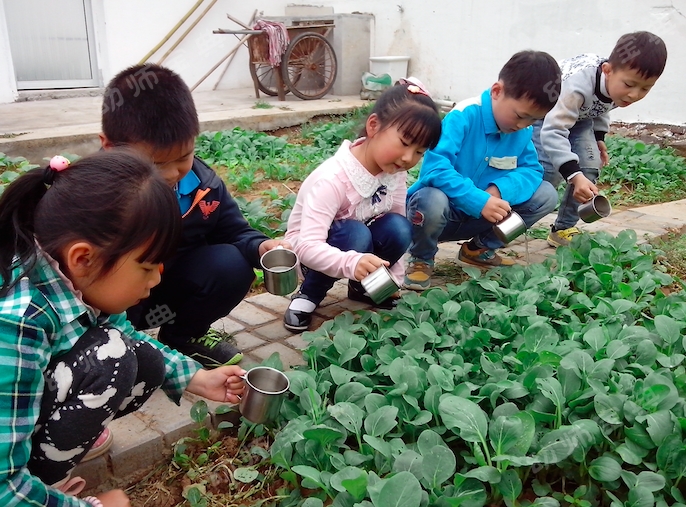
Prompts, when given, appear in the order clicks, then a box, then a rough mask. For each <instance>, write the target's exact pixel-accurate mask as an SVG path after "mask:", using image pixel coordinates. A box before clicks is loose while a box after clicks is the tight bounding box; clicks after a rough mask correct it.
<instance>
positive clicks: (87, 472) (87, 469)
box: [71, 456, 112, 489]
mask: <svg viewBox="0 0 686 507" xmlns="http://www.w3.org/2000/svg"><path fill="white" fill-rule="evenodd" d="M71 475H72V477H82V478H83V479H84V480H85V481H86V488H87V489H90V488H94V487H97V486H98V484H102V483H103V482H105V481H107V480H108V479H110V478H111V477H112V474H111V473H110V471H109V468H108V466H107V457H106V456H98V457H97V458H95V459H92V460H90V461H85V462H81V463H79V464H78V465H76V468H74V471H73V472H72V474H71Z"/></svg>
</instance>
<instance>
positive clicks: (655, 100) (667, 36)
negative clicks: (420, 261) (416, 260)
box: [0, 0, 686, 124]
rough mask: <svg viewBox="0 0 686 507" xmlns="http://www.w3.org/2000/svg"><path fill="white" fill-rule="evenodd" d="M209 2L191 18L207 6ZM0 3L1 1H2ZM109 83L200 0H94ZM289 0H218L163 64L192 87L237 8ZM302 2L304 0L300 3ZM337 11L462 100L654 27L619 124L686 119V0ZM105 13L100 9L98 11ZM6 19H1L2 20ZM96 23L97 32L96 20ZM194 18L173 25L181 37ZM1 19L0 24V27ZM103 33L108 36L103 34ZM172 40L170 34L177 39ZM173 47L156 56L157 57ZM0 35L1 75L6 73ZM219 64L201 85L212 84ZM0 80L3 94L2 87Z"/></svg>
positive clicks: (385, 3)
mask: <svg viewBox="0 0 686 507" xmlns="http://www.w3.org/2000/svg"><path fill="white" fill-rule="evenodd" d="M210 1H211V0H205V2H204V3H203V5H201V6H200V8H199V9H198V10H197V11H196V12H195V14H194V15H193V16H192V17H191V20H193V19H195V17H196V16H197V15H198V14H199V13H200V12H202V11H203V10H204V9H205V7H206V6H207V5H209V4H210ZM1 2H2V0H0V3H1ZM92 2H93V3H94V12H95V16H96V18H97V17H98V16H99V15H100V16H102V17H103V18H104V20H100V21H98V20H97V19H96V35H98V36H99V37H100V39H101V40H99V52H104V53H105V54H103V55H101V54H99V55H98V58H99V63H100V65H101V68H102V77H103V82H107V80H109V79H110V78H111V77H112V76H113V75H114V74H115V73H116V72H118V71H119V70H121V69H123V68H124V67H126V66H128V65H133V64H135V63H137V62H138V61H139V60H140V59H141V58H142V57H143V56H144V55H145V54H146V53H147V52H148V51H149V50H150V49H152V48H153V47H154V46H155V45H156V44H157V43H158V42H160V40H161V39H162V38H163V37H164V36H165V35H166V34H167V32H168V31H169V30H170V29H171V28H172V27H173V26H174V24H175V23H176V22H177V21H178V20H180V19H181V17H182V16H183V15H184V14H185V13H186V12H187V11H188V10H189V9H190V8H191V7H193V5H195V3H196V0H174V1H173V2H169V1H168V0H144V1H141V0H92ZM289 3H291V2H288V0H260V2H259V3H253V2H245V1H244V2H238V1H236V0H218V1H217V2H216V4H215V5H214V6H213V7H212V9H211V10H210V11H209V12H208V14H207V15H206V16H205V18H204V19H203V20H202V21H201V22H200V23H199V24H198V26H196V27H195V29H194V30H193V32H191V34H190V35H189V36H188V37H187V38H186V39H185V40H184V41H183V42H182V43H181V44H180V45H179V47H178V48H177V49H176V50H175V51H174V52H173V53H172V55H171V56H170V57H169V58H168V59H167V60H166V61H165V62H164V64H165V65H167V66H169V67H171V68H173V69H175V70H176V71H177V72H179V73H180V74H181V75H182V76H183V77H184V79H185V80H186V81H187V82H188V84H189V85H190V86H193V85H194V84H195V83H196V82H197V81H198V80H199V79H200V78H201V77H202V76H203V75H204V74H205V73H206V72H207V71H208V70H209V69H210V68H211V67H212V66H213V65H214V64H216V63H217V62H218V61H219V59H220V58H222V57H223V56H224V55H225V54H226V53H228V51H229V50H230V49H231V48H232V47H233V46H234V45H235V43H236V39H235V38H234V37H233V36H231V35H213V34H212V30H213V29H215V28H220V27H221V28H231V29H235V28H238V27H237V25H235V24H234V23H233V22H231V21H230V20H228V19H227V18H226V13H227V12H229V13H231V14H232V15H233V16H234V17H237V18H239V19H241V20H243V21H247V20H248V19H249V18H250V16H251V15H252V13H253V10H254V9H255V6H256V5H257V6H258V7H259V8H260V9H261V10H262V11H263V12H264V16H265V17H267V18H268V17H269V16H282V15H284V8H285V6H286V5H287V4H289ZM296 3H302V4H305V3H307V2H306V1H304V0H303V1H300V0H299V1H298V2H296ZM311 3H313V4H316V5H324V6H332V7H333V8H334V10H335V12H337V13H350V12H365V13H371V14H373V15H374V17H375V21H374V26H373V27H372V48H371V54H372V55H376V56H385V55H404V54H407V55H410V56H411V57H412V59H411V60H410V69H409V71H410V74H413V75H416V76H417V77H419V78H420V79H422V80H423V81H424V82H425V83H426V84H427V85H428V86H429V88H430V89H431V90H432V91H433V93H434V95H435V96H436V97H439V98H450V99H452V100H461V99H463V98H466V97H470V96H473V95H476V94H478V93H480V92H481V91H482V90H483V89H485V88H486V87H488V86H490V85H491V84H492V83H493V81H494V80H495V79H496V78H497V75H498V71H499V70H500V68H501V67H502V65H503V64H504V63H505V62H506V61H507V59H508V58H509V57H510V56H511V55H512V54H513V53H515V52H516V51H519V50H521V49H538V50H543V51H548V52H549V53H551V54H552V55H553V56H554V57H555V58H558V59H562V58H566V57H570V56H574V55H576V54H579V53H584V52H592V53H597V54H600V55H603V56H607V55H609V53H610V51H611V50H612V47H613V46H614V43H615V42H616V40H617V39H618V38H619V36H620V35H622V34H623V33H627V32H631V31H636V30H648V31H652V32H654V33H656V34H658V35H660V36H661V37H662V38H663V39H664V40H665V42H666V43H667V48H668V51H669V58H668V62H667V67H666V69H665V72H664V74H663V76H662V77H661V78H660V79H659V80H658V82H657V85H656V86H655V88H654V89H653V91H652V92H651V93H650V94H649V95H648V96H647V97H646V98H645V99H644V100H643V101H642V102H640V103H638V104H636V105H633V106H631V107H628V108H626V109H623V110H615V111H614V112H613V118H614V119H616V120H622V121H649V122H664V123H673V124H685V123H686V101H685V100H681V97H682V96H683V91H682V86H683V85H682V81H683V79H684V72H685V71H686V0H670V1H668V0H602V1H598V0H514V1H513V0H478V1H477V0H453V1H452V2H448V1H446V0H421V1H419V0H392V1H391V0H317V1H315V2H311ZM98 12H100V14H98ZM1 21H2V20H1V19H0V22H1ZM98 26H99V27H100V29H99V30H98V29H97V27H98ZM186 26H188V22H186V24H185V25H184V26H182V27H181V29H180V30H179V31H178V32H177V34H181V33H182V32H183V31H184V30H185V28H186ZM1 29H2V25H1V24H0V30H1ZM102 39H104V40H102ZM172 40H174V39H172ZM168 47H169V44H167V45H166V46H163V47H162V48H161V50H160V51H158V52H157V53H156V54H155V55H154V57H152V58H151V59H150V60H151V61H155V62H156V61H158V59H159V58H160V57H161V56H162V55H163V54H164V52H165V50H166V48H168ZM2 53H3V51H2V38H1V37H0V75H2V74H3V70H4V67H3V54H2ZM223 68H224V67H223V66H221V67H220V68H219V69H218V70H217V71H215V72H214V74H212V75H211V76H209V77H208V78H207V79H206V80H205V81H204V82H203V83H202V85H200V87H199V88H198V89H199V90H209V89H212V87H213V86H214V85H215V83H216V81H217V79H218V77H219V74H220V72H221V71H222V70H223ZM5 80H6V79H5V78H0V99H1V98H2V96H7V93H6V92H3V87H5V86H6V85H3V81H5ZM251 86H252V82H251V80H250V75H249V73H248V60H247V50H245V49H244V48H242V49H241V50H240V51H239V53H238V54H237V55H236V58H235V60H234V61H233V63H232V64H231V67H230V68H229V71H228V72H227V74H226V76H225V77H224V78H223V79H222V81H221V83H220V86H219V88H220V89H221V88H238V87H251Z"/></svg>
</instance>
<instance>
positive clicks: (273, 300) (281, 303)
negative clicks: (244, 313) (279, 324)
mask: <svg viewBox="0 0 686 507" xmlns="http://www.w3.org/2000/svg"><path fill="white" fill-rule="evenodd" d="M246 301H247V302H249V303H250V304H253V305H258V306H261V307H262V308H266V309H267V310H270V311H272V312H274V313H277V314H281V315H283V314H284V313H285V312H286V310H287V309H288V305H289V304H290V302H291V298H289V297H284V296H275V295H274V294H269V293H268V292H265V293H264V294H258V295H257V296H252V297H249V298H248V299H246Z"/></svg>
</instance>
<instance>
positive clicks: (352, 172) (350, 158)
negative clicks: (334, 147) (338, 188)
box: [341, 137, 398, 199]
mask: <svg viewBox="0 0 686 507" xmlns="http://www.w3.org/2000/svg"><path fill="white" fill-rule="evenodd" d="M365 139H366V138H364V137H361V138H360V139H358V140H356V141H355V142H354V143H351V142H350V141H343V145H342V146H341V148H343V149H345V150H346V157H345V163H344V164H343V170H344V171H345V174H346V175H347V176H348V179H349V180H350V184H351V185H352V186H353V188H354V189H355V191H356V192H357V193H358V194H360V195H361V196H362V198H364V199H367V198H369V197H371V196H372V195H374V193H375V192H376V191H377V190H378V189H379V187H381V186H386V188H387V189H388V190H389V191H393V190H395V187H396V184H397V182H398V178H397V177H396V175H395V174H388V173H381V174H379V175H378V176H374V175H373V174H371V173H370V172H369V171H368V170H367V168H366V167H365V166H363V165H362V164H361V163H360V161H359V160H357V159H356V158H355V155H353V154H352V152H351V151H350V149H351V148H352V147H353V146H357V145H358V144H360V143H362V142H364V140H365Z"/></svg>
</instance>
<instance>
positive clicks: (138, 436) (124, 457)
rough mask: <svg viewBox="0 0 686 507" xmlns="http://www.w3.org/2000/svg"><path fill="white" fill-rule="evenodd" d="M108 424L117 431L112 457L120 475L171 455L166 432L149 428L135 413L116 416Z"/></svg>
mask: <svg viewBox="0 0 686 507" xmlns="http://www.w3.org/2000/svg"><path fill="white" fill-rule="evenodd" d="M108 427H109V428H110V430H111V431H112V433H113V434H114V443H113V444H112V449H111V450H110V461H111V463H112V473H113V474H114V475H115V476H116V477H125V476H127V475H129V474H131V473H133V472H135V471H137V470H140V469H141V468H145V467H148V466H151V465H154V464H156V463H159V462H160V461H162V460H164V459H165V456H167V455H168V454H166V453H165V446H164V441H163V439H162V435H160V434H159V433H158V432H157V431H154V430H152V429H150V428H148V426H147V424H146V423H145V422H143V421H142V420H141V419H139V418H138V417H136V415H135V414H129V415H127V416H124V417H122V418H121V419H115V420H114V421H112V422H111V423H110V424H109V426H108Z"/></svg>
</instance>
